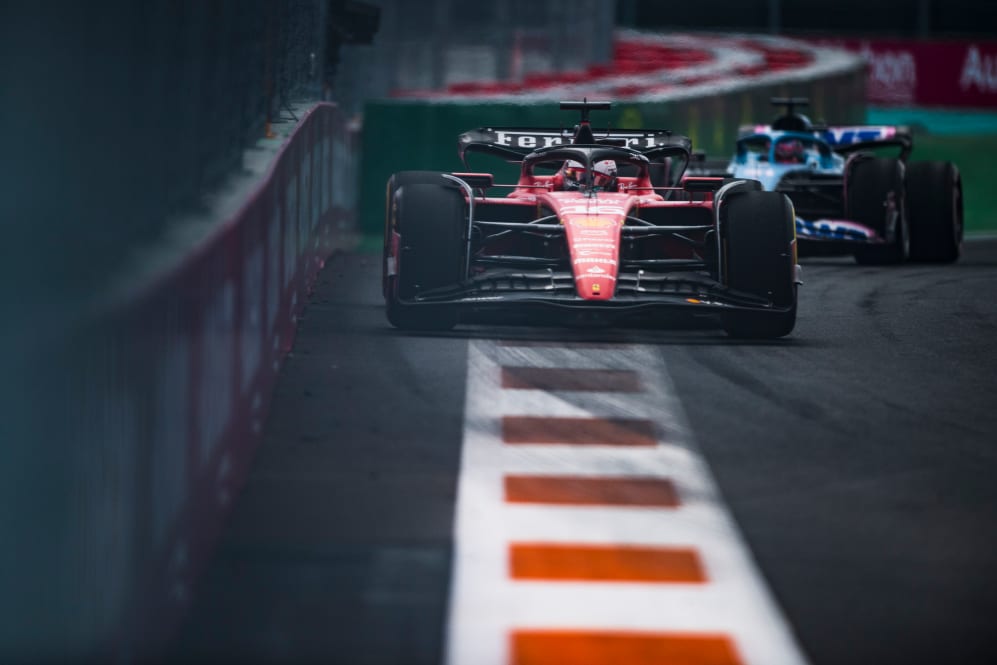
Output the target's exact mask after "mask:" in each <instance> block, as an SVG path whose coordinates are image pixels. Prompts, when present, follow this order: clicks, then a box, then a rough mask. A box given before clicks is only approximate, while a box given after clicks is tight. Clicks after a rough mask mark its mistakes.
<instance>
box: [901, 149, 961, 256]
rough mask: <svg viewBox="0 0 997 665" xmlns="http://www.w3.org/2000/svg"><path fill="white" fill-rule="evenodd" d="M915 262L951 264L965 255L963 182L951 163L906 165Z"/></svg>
mask: <svg viewBox="0 0 997 665" xmlns="http://www.w3.org/2000/svg"><path fill="white" fill-rule="evenodd" d="M907 215H908V224H909V226H910V258H911V260H912V261H924V262H929V263H952V262H953V261H956V260H957V259H958V258H959V254H960V253H961V252H962V237H963V217H962V180H961V179H960V177H959V169H958V168H956V166H955V164H953V163H952V162H911V163H910V164H908V165H907Z"/></svg>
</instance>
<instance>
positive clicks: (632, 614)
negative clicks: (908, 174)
mask: <svg viewBox="0 0 997 665" xmlns="http://www.w3.org/2000/svg"><path fill="white" fill-rule="evenodd" d="M802 263H803V279H804V285H803V286H802V288H801V291H800V303H799V319H798V323H797V327H796V329H795V331H794V332H793V334H792V335H791V336H790V337H788V338H786V339H784V340H779V341H775V342H739V341H736V340H731V339H729V338H727V337H726V336H725V335H724V334H723V332H722V331H720V330H719V329H717V328H711V327H705V326H702V325H694V324H692V323H690V322H687V321H686V322H681V324H677V325H676V326H675V327H673V328H664V329H626V330H623V329H607V328H529V327H503V326H481V325H467V326H461V327H458V328H457V329H455V330H454V331H452V332H449V333H445V334H412V333H404V332H401V331H397V330H394V329H392V328H391V327H390V326H389V325H388V323H387V321H386V319H385V317H384V309H383V304H382V300H381V297H380V270H381V267H380V256H379V255H378V254H374V253H363V252H353V253H338V254H336V255H334V256H333V257H331V258H330V259H329V260H328V261H327V263H326V265H325V268H324V270H323V271H322V273H321V274H320V277H319V280H318V284H317V287H316V289H315V291H314V293H313V294H312V298H311V300H310V302H309V304H308V307H307V309H306V311H305V315H304V317H303V318H302V319H301V320H300V321H299V324H298V325H299V330H298V334H297V340H296V343H295V346H294V349H293V351H292V353H291V355H290V357H289V358H288V359H287V361H286V363H285V365H284V367H283V368H282V370H281V375H280V377H279V380H278V384H277V387H276V394H275V396H274V401H273V406H272V409H271V412H270V416H269V419H268V421H267V422H266V424H265V428H264V439H263V443H262V445H261V447H260V449H259V451H258V452H257V455H256V460H255V463H254V466H253V468H252V471H251V473H250V476H249V478H248V480H247V482H246V485H245V487H244V488H243V490H242V492H241V494H240V496H239V497H238V499H237V501H236V503H235V506H234V508H233V511H232V513H231V515H230V518H229V520H228V522H227V524H226V527H225V529H224V531H223V533H222V536H221V540H220V542H219V544H218V546H217V548H216V550H215V554H214V557H213V558H212V560H211V561H210V563H209V565H208V567H207V569H206V570H205V571H204V574H203V575H202V576H201V580H200V584H199V585H198V587H197V589H196V593H195V595H194V602H193V606H192V610H191V611H190V613H189V614H188V616H187V620H186V621H185V623H184V625H183V627H182V629H181V631H180V633H179V635H178V637H177V639H176V640H175V642H174V643H173V645H172V649H171V652H170V654H169V656H170V657H169V659H170V660H171V662H204V661H210V662H323V663H344V664H346V663H348V664H365V663H370V664H375V663H377V664H380V663H397V664H406V665H407V664H421V663H427V664H429V663H433V664H436V663H447V664H448V665H465V664H467V665H478V664H482V665H484V664H488V663H496V664H499V663H501V664H503V665H504V664H507V663H508V664H510V665H523V664H527V663H529V664H547V663H562V664H569V663H629V664H633V665H642V664H644V663H671V664H678V665H684V664H690V665H692V664H696V665H703V664H706V663H710V664H714V665H720V664H728V663H731V664H734V663H736V664H742V665H779V664H780V663H787V664H788V663H812V664H814V665H838V664H842V663H848V664H857V665H861V664H866V663H868V664H876V665H884V664H894V663H895V664H897V665H900V664H904V665H913V664H919V663H926V664H927V663H933V664H937V663H960V664H965V665H971V664H974V663H980V664H983V663H990V662H997V636H995V635H994V631H993V626H994V623H995V620H997V555H995V552H997V529H995V527H994V525H995V524H997V482H995V481H994V478H995V474H997V353H995V352H994V342H995V340H997V240H974V241H972V242H967V243H966V245H965V246H964V251H963V256H962V258H961V260H960V261H959V262H958V263H955V264H952V265H927V264H906V265H903V266H897V267H881V268H872V267H864V266H859V265H856V264H855V263H854V262H853V261H852V260H851V259H846V258H841V259H838V258H825V259H809V260H808V259H804V260H803V261H802Z"/></svg>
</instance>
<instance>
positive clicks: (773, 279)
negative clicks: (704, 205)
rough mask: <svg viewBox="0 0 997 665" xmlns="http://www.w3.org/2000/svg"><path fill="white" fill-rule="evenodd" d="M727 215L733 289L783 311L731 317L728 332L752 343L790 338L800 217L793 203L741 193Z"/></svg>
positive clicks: (727, 201) (728, 204)
mask: <svg viewBox="0 0 997 665" xmlns="http://www.w3.org/2000/svg"><path fill="white" fill-rule="evenodd" d="M721 212H722V215H723V220H722V222H723V227H722V229H723V230H722V233H723V240H724V242H723V246H724V248H725V249H724V256H723V257H722V259H723V262H724V265H725V267H726V283H727V286H729V287H730V288H731V289H734V290H737V291H743V292H746V293H750V294H753V295H757V296H761V297H763V298H766V299H768V300H769V301H771V302H772V304H773V306H774V307H776V308H779V310H781V311H767V310H731V311H726V312H724V313H723V314H722V315H721V322H722V324H723V328H724V330H725V331H726V332H727V334H728V335H730V336H731V337H740V338H748V339H774V338H777V337H784V336H786V335H788V334H789V333H790V332H792V331H793V328H794V327H795V326H796V245H795V242H796V217H795V215H794V214H793V206H792V204H791V203H790V201H789V198H788V197H786V196H785V195H783V194H779V193H776V192H759V191H745V192H741V193H735V194H733V195H731V196H728V197H725V198H724V202H723V206H722V207H721Z"/></svg>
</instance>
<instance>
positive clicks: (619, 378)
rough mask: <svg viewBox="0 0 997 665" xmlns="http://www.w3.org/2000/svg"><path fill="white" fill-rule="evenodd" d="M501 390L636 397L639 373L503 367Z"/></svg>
mask: <svg viewBox="0 0 997 665" xmlns="http://www.w3.org/2000/svg"><path fill="white" fill-rule="evenodd" d="M502 387H503V388H505V389H508V390H579V391H580V390H588V391H598V392H623V393H635V392H638V391H639V390H640V381H639V380H638V378H637V373H636V372H633V371H630V370H623V369H563V368H548V367H503V368H502Z"/></svg>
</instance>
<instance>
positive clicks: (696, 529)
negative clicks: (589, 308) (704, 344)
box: [446, 341, 806, 665]
mask: <svg viewBox="0 0 997 665" xmlns="http://www.w3.org/2000/svg"><path fill="white" fill-rule="evenodd" d="M469 346H470V348H469V359H468V375H467V376H468V378H467V402H466V416H465V427H464V447H463V456H462V460H461V472H460V479H459V489H458V499H457V517H456V526H455V555H454V569H453V582H452V587H451V598H450V608H449V624H448V635H447V647H446V654H447V655H446V662H447V663H448V664H449V665H507V664H508V663H509V658H510V654H509V634H510V631H512V630H513V629H556V628H560V629H588V630H642V631H655V632H661V633H676V632H678V633H722V634H725V635H726V636H728V637H729V638H730V639H731V640H732V641H733V643H734V645H735V647H736V650H737V652H738V654H739V656H740V658H741V660H742V661H743V662H744V663H745V664H746V665H801V664H803V663H805V662H806V659H805V658H804V656H803V654H802V653H801V651H800V650H799V648H798V646H797V645H796V643H795V641H794V638H793V636H792V634H791V630H790V628H789V626H788V624H787V622H786V621H785V619H784V618H783V616H782V614H781V612H780V610H779V608H778V607H777V606H776V604H775V603H774V601H773V599H772V597H771V595H770V594H769V592H768V590H767V588H766V587H765V585H764V583H763V581H762V579H761V577H760V575H759V573H758V570H757V568H756V566H755V564H754V562H753V561H752V559H751V556H750V554H749V552H748V550H747V548H746V546H745V544H744V542H743V541H742V539H741V537H740V535H739V534H738V531H737V527H736V525H735V524H734V523H733V521H732V519H731V517H730V515H729V513H728V511H727V509H726V508H725V506H724V505H723V502H722V499H721V498H720V496H719V494H718V492H717V489H716V486H715V484H714V482H713V480H712V478H711V476H710V473H709V470H708V468H707V467H706V465H705V463H704V462H703V461H702V458H701V456H700V454H699V452H698V451H697V450H696V448H695V446H694V444H693V439H692V436H691V433H690V431H689V428H688V426H687V424H686V421H685V417H684V415H683V413H682V410H681V407H680V404H679V402H678V399H677V398H676V397H675V392H674V389H673V387H672V385H671V382H670V380H669V378H668V376H667V373H666V370H665V366H664V362H663V361H662V359H661V358H660V355H659V352H658V351H657V350H656V349H654V348H653V347H648V346H637V345H628V346H613V347H605V348H584V347H579V348H555V347H529V346H519V347H517V346H503V345H499V344H497V343H494V342H488V341H472V342H471V344H470V345H469ZM503 366H506V367H510V366H514V367H549V368H551V367H552V368H567V369H576V368H585V369H593V368H603V369H615V370H629V371H633V372H636V373H637V374H638V376H639V380H640V383H641V385H642V388H643V390H642V391H641V392H637V393H613V394H603V393H590V392H561V393H546V392H543V391H539V390H503V389H502V387H501V383H500V377H501V368H502V367H503ZM524 415H525V416H531V415H532V416H569V417H593V418H605V417H610V418H621V417H626V418H644V419H649V420H653V421H654V422H655V423H656V424H657V427H658V431H659V433H660V435H659V440H658V444H657V445H656V446H651V447H645V448H624V447H615V446H609V445H605V446H603V445H598V446H592V445H582V446H568V445H539V444H538V445H523V444H516V445H510V444H506V443H503V441H502V431H501V422H502V417H503V416H524ZM522 473H532V474H543V475H591V476H618V477H622V478H626V477H629V476H636V477H642V478H644V477H660V478H667V479H669V480H671V481H672V483H673V484H674V485H675V487H676V490H677V493H678V495H679V498H680V502H681V503H680V505H679V506H678V507H676V508H648V507H609V506H592V507H586V506H545V505H533V504H526V505H524V504H507V503H506V502H505V500H504V494H503V479H504V477H505V476H506V475H507V474H522ZM513 542H531V543H540V542H542V543H574V544H578V543H586V544H603V545H655V546H682V547H691V548H694V549H695V551H696V553H697V554H698V555H699V558H700V562H701V564H702V567H703V569H704V571H705V573H706V577H707V582H705V583H667V584H663V583H646V582H639V583H638V582H622V583H621V582H575V581H571V582H564V581H553V582H550V581H519V580H513V579H511V578H510V575H509V561H508V551H509V545H510V543H513Z"/></svg>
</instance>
